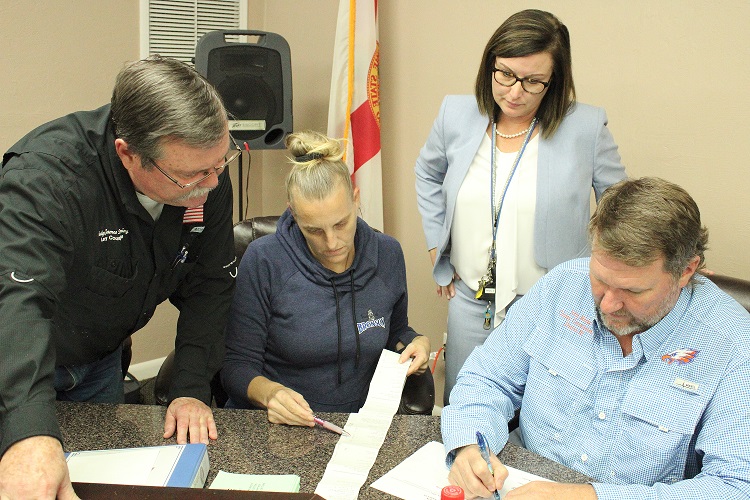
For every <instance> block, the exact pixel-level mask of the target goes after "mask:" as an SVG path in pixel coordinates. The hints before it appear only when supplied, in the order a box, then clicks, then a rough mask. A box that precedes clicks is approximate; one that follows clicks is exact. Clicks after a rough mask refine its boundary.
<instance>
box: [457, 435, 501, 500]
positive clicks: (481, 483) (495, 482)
mask: <svg viewBox="0 0 750 500" xmlns="http://www.w3.org/2000/svg"><path fill="white" fill-rule="evenodd" d="M477 434H481V433H477ZM480 445H482V446H483V447H484V452H483V451H482V447H481V446H480ZM507 477H508V469H506V468H505V466H504V465H503V464H502V463H500V460H498V458H497V457H496V456H494V455H493V453H492V452H491V450H490V448H489V445H488V443H487V439H486V438H485V437H484V435H482V437H481V438H480V437H479V436H477V444H476V445H473V444H472V445H467V446H464V447H463V448H460V449H458V450H457V453H456V458H455V460H454V461H453V465H452V466H451V470H450V472H449V474H448V479H449V481H450V483H451V484H455V485H458V486H460V487H461V488H463V490H464V492H465V493H466V498H474V497H488V496H494V497H495V498H500V497H499V493H497V490H499V489H501V488H502V487H503V484H504V483H505V479H506V478H507ZM493 492H494V493H493Z"/></svg>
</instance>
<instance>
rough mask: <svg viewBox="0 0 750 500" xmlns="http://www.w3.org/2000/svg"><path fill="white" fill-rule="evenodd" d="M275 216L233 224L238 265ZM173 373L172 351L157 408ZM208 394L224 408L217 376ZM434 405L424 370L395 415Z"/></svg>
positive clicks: (158, 387) (157, 387)
mask: <svg viewBox="0 0 750 500" xmlns="http://www.w3.org/2000/svg"><path fill="white" fill-rule="evenodd" d="M278 220H279V216H277V215H270V216H263V217H253V218H251V219H247V220H244V221H240V222H238V223H237V224H235V225H234V252H235V254H236V255H237V260H238V262H239V261H240V260H241V259H242V256H243V255H244V254H245V249H246V248H247V246H248V245H249V244H250V242H252V241H253V240H255V239H257V238H260V237H261V236H265V235H268V234H273V233H275V232H276V222H277V221H278ZM173 371H174V351H172V352H171V353H170V355H169V356H167V359H165V360H164V363H163V364H162V366H161V368H160V369H159V374H158V375H157V376H156V381H155V384H154V397H155V399H156V402H157V403H159V404H161V405H166V404H167V403H168V397H169V385H170V383H171V381H172V376H173ZM211 391H212V393H213V397H214V400H215V402H216V405H217V406H219V407H222V406H224V404H225V403H226V401H227V394H226V392H225V391H224V389H223V388H222V386H221V381H220V380H219V376H218V374H217V375H216V376H215V377H214V378H213V380H212V381H211ZM434 405H435V381H434V379H433V378H432V372H430V370H425V372H424V373H422V374H419V375H417V374H413V375H410V376H409V377H407V379H406V383H405V385H404V390H403V393H402V395H401V403H400V405H399V409H398V413H399V414H402V415H431V414H432V408H433V406H434Z"/></svg>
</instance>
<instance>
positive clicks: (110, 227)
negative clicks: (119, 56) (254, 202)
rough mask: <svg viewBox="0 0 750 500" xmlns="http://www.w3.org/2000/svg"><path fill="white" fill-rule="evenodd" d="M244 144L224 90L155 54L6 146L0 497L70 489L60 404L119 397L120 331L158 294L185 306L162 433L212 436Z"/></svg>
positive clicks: (69, 494)
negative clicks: (234, 173)
mask: <svg viewBox="0 0 750 500" xmlns="http://www.w3.org/2000/svg"><path fill="white" fill-rule="evenodd" d="M238 154H239V147H238V146H237V145H236V144H235V143H234V141H233V140H231V138H230V136H229V133H228V128H227V118H226V111H225V109H224V107H223V105H222V103H221V98H220V97H219V95H218V93H217V92H216V91H215V89H213V87H212V86H211V85H210V84H209V83H208V82H206V81H205V80H204V79H203V78H202V77H201V76H200V75H198V74H197V73H196V72H195V71H194V70H193V69H192V68H190V67H189V66H187V65H185V64H183V63H181V62H179V61H176V60H174V59H168V58H161V57H158V56H156V57H152V58H149V59H145V60H142V61H138V62H135V63H133V64H130V65H128V66H126V67H125V68H124V69H123V70H122V71H121V72H120V74H119V75H118V77H117V81H116V83H115V88H114V91H113V93H112V102H111V104H109V105H106V106H103V107H101V108H99V109H96V110H93V111H86V112H78V113H73V114H71V115H68V116H65V117H62V118H59V119H57V120H54V121H52V122H49V123H47V124H45V125H42V126H41V127H39V128H37V129H35V130H33V131H32V132H30V133H29V134H28V135H26V136H25V137H24V138H23V139H21V140H20V141H19V142H18V143H17V144H15V145H14V146H13V147H12V148H10V150H9V151H8V152H7V153H6V154H5V155H4V156H3V164H2V171H0V174H1V175H0V318H2V321H1V322H0V366H1V367H2V369H0V456H1V457H2V458H0V496H2V497H3V498H5V496H6V495H7V496H8V497H10V498H27V497H35V498H36V497H39V498H54V497H55V495H57V496H58V497H59V498H75V496H74V493H73V490H72V488H71V486H70V480H69V478H68V473H67V468H66V464H65V459H64V456H63V450H62V446H61V440H62V436H61V434H60V429H59V426H58V423H57V418H56V414H55V405H54V401H55V399H58V400H71V401H90V402H122V399H123V378H122V370H121V363H120V358H121V349H122V347H121V346H122V342H123V340H124V339H125V338H126V337H127V336H129V335H131V334H132V333H133V332H135V331H137V330H139V329H140V328H141V327H143V326H144V325H145V324H146V323H147V322H148V320H149V319H150V318H151V316H152V314H153V313H154V310H155V308H156V306H157V305H158V304H159V303H161V302H163V301H164V300H165V299H169V300H170V301H171V302H172V303H173V304H174V305H175V306H176V307H177V308H178V309H179V310H180V317H179V321H178V324H177V337H176V341H175V347H176V356H175V362H176V369H175V373H176V377H175V380H174V383H173V385H172V387H171V393H170V400H171V403H170V405H169V408H168V409H167V414H166V419H165V424H164V437H165V438H166V437H170V436H172V435H173V434H174V433H175V431H176V433H177V442H178V443H185V442H187V439H188V435H189V440H190V441H191V442H204V443H208V440H209V438H211V439H216V438H217V431H216V425H215V423H214V421H213V415H212V412H211V408H210V407H209V404H210V400H211V390H210V386H209V383H210V380H211V378H212V376H213V375H214V374H215V373H216V372H217V371H218V369H219V367H220V364H221V361H222V358H223V346H224V328H225V324H226V319H227V315H228V310H229V304H230V301H231V295H232V291H233V288H234V276H235V275H236V262H234V251H233V239H232V238H233V237H232V189H231V184H230V180H229V175H228V172H225V170H226V165H227V164H228V163H229V162H231V161H232V160H233V159H235V158H236V157H237V155H238Z"/></svg>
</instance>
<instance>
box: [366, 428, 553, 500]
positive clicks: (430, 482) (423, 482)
mask: <svg viewBox="0 0 750 500" xmlns="http://www.w3.org/2000/svg"><path fill="white" fill-rule="evenodd" d="M505 467H506V468H507V469H508V479H506V480H505V485H504V486H503V488H502V489H501V490H500V498H505V495H506V494H507V493H508V492H509V491H510V490H513V489H515V488H518V487H519V486H522V485H524V484H526V483H528V482H530V481H549V479H546V478H543V477H540V476H536V475H534V474H530V473H528V472H524V471H522V470H519V469H515V468H513V467H509V466H507V465H506V466H505ZM448 484H450V483H449V482H448V468H447V467H446V466H445V448H444V447H443V444H442V443H438V442H437V441H432V442H429V443H427V444H426V445H424V446H422V447H421V448H420V449H418V450H417V451H415V452H414V453H413V454H412V455H411V456H409V457H408V458H407V459H406V460H404V461H403V462H401V463H400V464H398V465H397V466H396V467H394V468H393V469H392V470H391V471H390V472H388V473H387V474H385V475H384V476H383V477H381V478H380V479H378V480H377V481H375V482H374V483H372V484H371V485H370V486H371V487H373V488H375V489H378V490H380V491H383V492H385V493H389V494H391V495H394V496H397V497H399V498H403V499H404V500H439V499H440V490H442V489H443V487H444V486H448ZM489 498H492V497H489Z"/></svg>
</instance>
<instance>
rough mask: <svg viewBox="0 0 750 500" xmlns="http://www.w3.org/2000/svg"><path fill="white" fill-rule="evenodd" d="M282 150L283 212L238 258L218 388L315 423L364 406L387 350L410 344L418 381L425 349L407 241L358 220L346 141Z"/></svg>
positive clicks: (313, 136)
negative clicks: (414, 321) (287, 158)
mask: <svg viewBox="0 0 750 500" xmlns="http://www.w3.org/2000/svg"><path fill="white" fill-rule="evenodd" d="M286 145H287V148H288V149H289V152H290V153H291V154H292V156H293V160H292V163H293V167H292V170H291V172H290V173H289V175H288V177H287V181H286V189H287V201H288V208H287V210H286V211H285V212H284V214H283V215H282V216H281V218H280V219H279V222H278V224H277V229H276V233H275V234H274V235H269V236H267V237H263V238H259V239H257V240H255V241H253V242H252V243H251V244H250V245H249V246H248V248H247V251H246V252H245V255H244V257H243V258H242V262H241V264H240V267H239V272H238V275H237V290H236V292H235V295H234V302H233V304H232V311H231V315H230V320H229V326H228V329H227V340H226V346H227V352H226V357H225V361H224V368H223V370H222V381H223V384H224V387H225V388H226V390H227V392H228V393H229V402H228V403H227V406H228V407H234V408H266V409H267V410H268V420H269V421H271V422H273V423H284V424H290V425H307V426H313V425H315V424H314V421H313V412H314V411H315V412H356V411H358V410H359V409H360V408H361V407H362V405H363V404H364V402H365V398H366V397H367V391H368V388H369V384H370V380H371V379H372V375H373V373H374V372H375V366H376V365H377V362H378V359H379V357H380V352H381V351H382V350H383V349H390V350H394V351H395V350H398V349H400V348H402V347H404V346H405V349H404V350H403V352H402V354H401V358H400V361H401V362H405V361H407V360H408V359H409V358H414V361H413V363H412V365H411V367H410V368H409V374H411V373H413V372H416V371H420V370H424V369H425V368H426V367H427V361H428V356H429V350H430V345H429V340H428V339H427V338H426V337H424V336H421V335H418V334H417V333H416V332H415V331H414V330H413V329H412V328H411V327H410V326H409V321H408V317H407V303H408V297H407V290H406V266H405V264H404V255H403V252H402V250H401V246H400V245H399V243H398V242H397V241H396V240H395V239H393V238H391V237H390V236H387V235H385V234H382V233H379V232H376V231H375V230H373V229H372V228H371V227H370V226H368V225H367V223H366V222H365V221H363V220H362V219H360V218H359V217H357V212H358V209H359V189H358V188H353V187H352V182H351V177H350V176H349V170H348V168H347V166H346V164H345V163H344V162H343V161H342V156H343V150H342V148H341V145H340V144H339V142H338V141H335V140H333V139H330V138H328V137H326V136H324V135H322V134H319V133H317V132H311V131H308V132H300V133H296V134H292V135H290V136H289V137H288V138H287V141H286Z"/></svg>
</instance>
